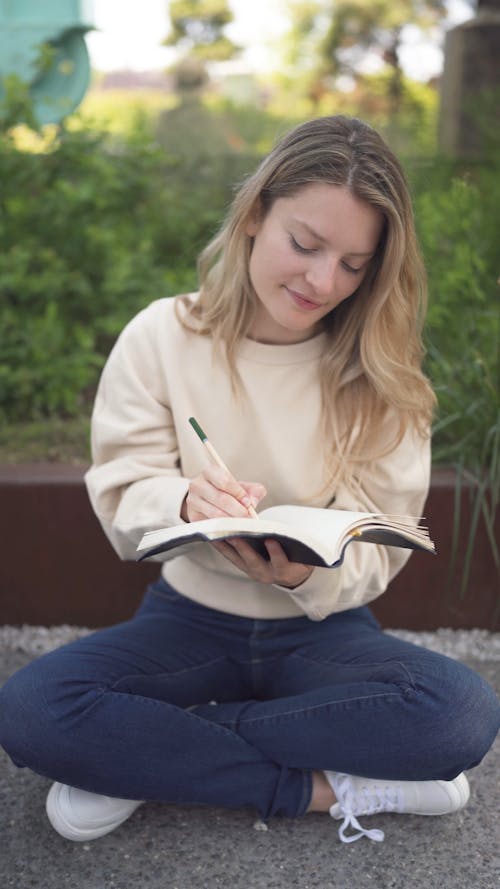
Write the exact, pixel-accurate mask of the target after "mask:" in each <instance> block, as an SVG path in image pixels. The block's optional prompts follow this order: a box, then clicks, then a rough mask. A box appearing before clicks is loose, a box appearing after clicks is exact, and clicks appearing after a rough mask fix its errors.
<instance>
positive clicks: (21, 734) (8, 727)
mask: <svg viewBox="0 0 500 889" xmlns="http://www.w3.org/2000/svg"><path fill="white" fill-rule="evenodd" d="M51 673H52V671H51V669H50V664H49V662H48V660H46V659H45V658H40V659H38V660H37V661H34V662H33V663H32V664H28V665H27V666H26V667H23V668H22V669H21V670H19V671H18V672H17V673H14V675H13V676H11V677H10V679H8V680H7V682H6V683H5V685H4V686H3V688H2V689H0V746H2V747H3V748H4V749H5V751H6V752H7V753H8V754H9V756H10V757H11V759H12V761H13V762H14V763H15V764H16V765H18V766H28V767H29V768H32V769H33V770H34V771H40V772H43V771H44V769H46V768H49V767H50V763H51V761H52V759H53V758H54V757H57V750H58V749H59V740H60V738H61V734H62V733H63V732H64V729H65V720H66V719H67V712H66V711H67V709H68V703H69V697H70V696H69V695H68V694H67V692H66V693H65V691H64V689H63V683H62V681H61V680H60V679H58V678H57V677H55V676H52V675H51ZM58 700H59V701H61V700H64V701H65V702H66V706H63V707H60V706H58V703H57V702H58ZM58 710H59V712H58Z"/></svg>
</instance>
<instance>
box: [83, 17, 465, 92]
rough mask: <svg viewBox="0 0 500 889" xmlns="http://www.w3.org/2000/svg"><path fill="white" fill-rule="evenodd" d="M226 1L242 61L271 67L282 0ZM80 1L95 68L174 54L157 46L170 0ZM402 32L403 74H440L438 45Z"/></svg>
mask: <svg viewBox="0 0 500 889" xmlns="http://www.w3.org/2000/svg"><path fill="white" fill-rule="evenodd" d="M229 5H230V7H231V9H232V11H233V13H234V16H235V21H234V23H233V24H232V25H231V27H230V28H228V29H227V34H228V36H229V37H231V38H232V40H234V42H235V43H237V44H239V45H243V46H244V53H243V56H242V59H241V62H240V64H243V65H245V66H246V67H247V68H248V69H251V70H255V71H257V72H263V71H266V70H268V71H269V70H272V69H273V67H276V59H277V58H278V56H277V51H276V43H277V40H278V39H279V37H280V36H281V35H282V34H283V33H284V32H285V31H286V29H287V25H288V21H287V17H286V13H285V9H286V4H285V2H284V0H229ZM81 6H82V13H83V17H84V18H85V20H86V21H90V22H91V23H93V24H95V26H96V29H97V30H95V31H93V32H91V33H89V34H88V35H87V38H86V40H87V46H88V48H89V53H90V58H91V64H92V66H93V67H94V68H96V69H98V70H100V71H111V70H116V69H124V68H129V69H132V70H138V71H146V70H158V69H160V70H161V69H164V68H166V67H168V66H169V65H170V64H172V63H173V61H174V60H175V51H174V50H172V49H169V48H167V47H162V46H161V42H162V40H163V39H164V38H165V37H166V36H167V34H168V31H169V17H168V0H82V3H81ZM470 15H471V13H470V7H469V6H467V4H466V2H465V0H450V24H458V23H459V22H461V21H464V20H465V19H467V18H470ZM264 34H265V37H264V36H263V35H264ZM406 38H407V40H406V47H405V50H404V54H403V65H404V68H405V70H406V72H407V74H408V75H409V76H411V77H415V78H416V79H417V80H427V79H428V78H429V77H433V76H435V75H436V74H439V72H440V70H441V67H442V52H441V50H440V49H438V48H437V47H435V46H432V45H429V44H428V43H426V44H422V42H421V39H420V35H419V34H418V33H417V31H416V29H415V28H413V29H412V28H411V27H410V28H407V31H406Z"/></svg>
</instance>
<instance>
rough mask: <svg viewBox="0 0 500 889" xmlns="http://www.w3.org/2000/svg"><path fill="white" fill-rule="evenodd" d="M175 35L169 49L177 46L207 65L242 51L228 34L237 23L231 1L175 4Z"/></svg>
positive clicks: (178, 1) (182, 0)
mask: <svg viewBox="0 0 500 889" xmlns="http://www.w3.org/2000/svg"><path fill="white" fill-rule="evenodd" d="M168 13H169V16H170V24H171V33H170V34H169V36H168V37H167V39H166V40H165V46H176V47H178V48H179V49H181V50H184V51H186V52H187V53H189V54H192V55H193V56H195V57H197V58H199V59H203V60H204V61H224V60H226V59H230V58H231V57H232V56H234V54H235V53H236V52H238V50H239V47H238V46H236V44H235V43H233V41H232V40H230V39H229V37H228V36H227V35H226V34H225V33H224V31H225V29H226V27H227V26H228V25H230V24H231V22H232V21H233V20H234V15H233V12H232V10H231V8H230V5H229V3H228V2H227V0H171V2H170V3H168Z"/></svg>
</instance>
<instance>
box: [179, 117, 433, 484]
mask: <svg viewBox="0 0 500 889" xmlns="http://www.w3.org/2000/svg"><path fill="white" fill-rule="evenodd" d="M318 182H320V183H326V184H330V185H338V186H344V187H347V188H349V189H350V191H351V192H352V194H353V195H355V196H356V197H357V198H359V199H361V200H362V201H365V202H366V203H367V204H370V205H371V206H372V207H375V208H376V209H377V210H379V211H380V212H381V214H382V215H383V218H384V225H383V230H382V234H381V237H380V241H379V244H378V247H377V250H376V253H375V255H374V257H373V258H372V260H371V261H370V265H369V267H368V270H367V272H366V274H365V276H364V278H363V281H362V283H361V284H360V286H359V287H358V288H357V290H356V291H355V292H354V293H353V294H352V295H351V296H350V297H349V298H348V299H346V300H345V301H343V302H342V303H340V304H339V305H338V306H337V307H336V308H335V309H333V310H332V311H331V312H330V313H329V314H328V315H327V316H326V317H325V318H324V319H323V326H324V330H325V331H326V333H327V342H328V346H327V348H326V349H325V351H324V354H323V356H322V359H321V364H320V385H321V394H322V407H323V426H324V430H323V431H324V435H325V442H326V448H327V452H326V459H327V465H328V466H329V467H330V469H331V475H332V476H333V478H334V479H335V480H336V481H339V480H340V479H342V480H344V481H346V482H349V481H351V482H354V478H355V476H357V474H358V473H357V471H356V469H357V468H358V469H360V468H361V465H364V464H365V465H366V464H367V463H369V462H371V461H372V460H374V459H377V458H378V457H380V456H383V455H384V454H386V453H390V451H391V450H392V449H393V448H395V447H396V446H397V444H398V443H399V442H400V441H401V439H402V437H403V436H404V434H405V433H406V431H407V430H408V429H409V427H413V428H414V429H415V430H417V432H418V433H419V434H421V435H422V436H426V435H428V434H429V425H430V421H431V417H432V411H433V408H434V404H435V396H434V393H433V391H432V388H431V386H430V384H429V381H428V380H427V378H426V377H425V376H424V374H423V372H422V359H423V354H424V350H423V344H422V327H423V322H424V317H425V310H426V305H427V289H426V276H425V270H424V266H423V263H422V259H421V255H420V252H419V248H418V244H417V239H416V234H415V226H414V220H413V210H412V204H411V199H410V195H409V192H408V187H407V184H406V181H405V177H404V174H403V171H402V169H401V166H400V164H399V162H398V160H397V159H396V157H395V156H394V154H393V153H392V151H391V150H390V149H389V147H388V146H387V145H386V144H385V142H384V141H383V139H382V138H381V136H380V135H379V134H378V133H377V132H376V131H375V130H373V129H372V128H371V127H370V126H368V125H367V124H366V123H364V122H362V121H360V120H358V119H356V118H346V117H343V116H340V115H336V116H331V117H322V118H317V119H315V120H311V121H308V122H306V123H303V124H301V125H299V126H298V127H296V128H295V129H293V130H292V131H291V132H290V133H288V134H287V135H286V136H285V137H284V138H283V139H282V140H281V141H280V142H279V143H278V144H277V145H276V147H275V148H274V149H273V150H272V151H271V153H270V154H269V155H268V156H267V157H266V158H265V159H264V160H263V161H262V163H261V164H260V165H259V167H258V168H257V170H256V171H255V173H253V175H251V176H249V177H248V178H247V179H246V180H245V181H244V183H243V184H242V185H241V187H240V188H239V190H238V191H237V193H236V196H235V198H234V200H233V203H232V205H231V208H230V210H229V212H228V214H227V217H226V220H225V222H224V223H223V225H222V227H221V229H220V230H219V232H218V234H217V235H216V236H215V237H214V238H213V240H212V241H211V242H210V243H209V244H208V246H207V247H206V248H205V250H204V251H203V252H202V253H201V255H200V258H199V264H198V270H199V277H200V295H199V299H198V300H197V301H196V302H190V301H189V299H188V298H186V299H185V300H184V310H183V311H182V312H181V311H179V318H180V319H181V321H182V323H183V324H184V325H185V326H188V327H190V328H191V329H194V330H196V331H197V332H198V333H200V334H202V335H210V336H211V337H212V338H213V341H214V345H215V347H216V348H217V349H221V350H222V352H223V354H224V355H225V358H226V360H227V363H228V367H229V371H230V374H231V379H232V381H233V386H234V388H235V391H236V390H237V389H238V379H239V378H238V373H237V370H236V350H237V346H238V342H239V341H240V340H241V338H242V337H244V336H245V335H246V334H247V332H248V330H249V328H250V325H251V323H252V319H253V317H254V312H255V308H256V305H257V302H256V301H257V297H256V295H255V293H254V290H253V287H252V284H251V282H250V278H249V258H250V253H251V250H252V243H253V239H252V238H251V237H250V236H249V235H248V234H247V233H246V230H247V226H248V224H249V221H251V220H252V219H255V218H256V217H260V218H262V217H263V215H265V213H267V212H268V211H269V209H270V208H271V206H272V205H273V202H274V201H276V200H277V199H279V198H285V197H291V196H292V195H295V194H296V193H297V192H298V191H300V189H301V188H303V187H304V186H307V185H310V184H312V183H318ZM186 308H187V311H186ZM389 420H390V422H388V421H389ZM394 420H395V422H394ZM388 428H389V429H390V434H389V435H388Z"/></svg>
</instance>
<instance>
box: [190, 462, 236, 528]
mask: <svg viewBox="0 0 500 889" xmlns="http://www.w3.org/2000/svg"><path fill="white" fill-rule="evenodd" d="M240 494H242V497H243V500H244V501H245V502H244V503H241V502H240V500H239V499H238V495H240ZM188 496H189V504H190V506H191V507H192V510H196V511H197V512H199V513H201V514H203V515H204V516H205V517H206V518H215V517H217V516H224V515H226V516H233V517H241V518H247V517H248V507H247V505H246V504H247V503H248V505H250V502H251V501H250V498H249V495H248V494H247V493H246V491H245V490H244V489H243V488H242V487H241V486H240V485H239V483H238V482H236V481H235V480H234V479H233V478H232V477H231V476H230V475H228V473H227V472H225V471H224V470H223V469H220V468H219V467H211V468H210V469H209V470H204V471H203V472H202V473H200V475H198V476H196V478H195V479H193V480H192V481H191V483H190V486H189V495H188Z"/></svg>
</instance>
